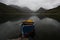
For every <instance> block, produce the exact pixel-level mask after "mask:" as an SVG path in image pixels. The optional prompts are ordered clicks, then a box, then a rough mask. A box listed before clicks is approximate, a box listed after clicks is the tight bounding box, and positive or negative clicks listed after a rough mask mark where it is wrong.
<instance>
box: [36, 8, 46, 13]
mask: <svg viewBox="0 0 60 40" xmlns="http://www.w3.org/2000/svg"><path fill="white" fill-rule="evenodd" d="M45 11H46V9H44V8H42V7H41V8H40V9H39V10H37V11H36V13H42V12H45Z"/></svg>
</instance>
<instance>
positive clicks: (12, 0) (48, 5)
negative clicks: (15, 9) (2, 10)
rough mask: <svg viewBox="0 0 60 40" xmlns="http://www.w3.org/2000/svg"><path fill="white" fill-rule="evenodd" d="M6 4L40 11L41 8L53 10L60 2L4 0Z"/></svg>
mask: <svg viewBox="0 0 60 40" xmlns="http://www.w3.org/2000/svg"><path fill="white" fill-rule="evenodd" d="M2 2H3V3H5V4H14V5H18V6H22V7H24V6H26V7H28V8H30V9H31V10H33V11H35V10H38V9H39V8H40V7H43V8H45V9H52V8H54V7H57V6H58V5H60V0H2Z"/></svg>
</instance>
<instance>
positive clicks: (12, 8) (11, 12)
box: [0, 3, 32, 23]
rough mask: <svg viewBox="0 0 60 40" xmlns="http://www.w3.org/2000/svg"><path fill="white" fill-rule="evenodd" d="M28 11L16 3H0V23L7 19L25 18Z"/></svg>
mask: <svg viewBox="0 0 60 40" xmlns="http://www.w3.org/2000/svg"><path fill="white" fill-rule="evenodd" d="M30 12H32V11H30V10H29V9H28V8H26V7H25V8H21V7H19V6H16V5H6V4H4V3H0V23H3V22H6V21H8V20H16V18H19V19H20V18H26V17H30V16H31V15H30Z"/></svg>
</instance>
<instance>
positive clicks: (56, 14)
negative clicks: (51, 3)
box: [38, 6, 60, 21]
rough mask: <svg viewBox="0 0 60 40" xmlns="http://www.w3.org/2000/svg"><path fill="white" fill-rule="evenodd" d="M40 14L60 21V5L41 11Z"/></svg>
mask: <svg viewBox="0 0 60 40" xmlns="http://www.w3.org/2000/svg"><path fill="white" fill-rule="evenodd" d="M38 16H39V17H49V18H53V19H56V20H57V21H60V6H58V7H56V8H53V9H50V10H46V11H44V12H41V13H40V14H39V15H38Z"/></svg>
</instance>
